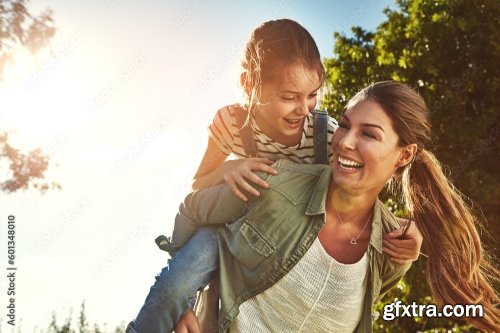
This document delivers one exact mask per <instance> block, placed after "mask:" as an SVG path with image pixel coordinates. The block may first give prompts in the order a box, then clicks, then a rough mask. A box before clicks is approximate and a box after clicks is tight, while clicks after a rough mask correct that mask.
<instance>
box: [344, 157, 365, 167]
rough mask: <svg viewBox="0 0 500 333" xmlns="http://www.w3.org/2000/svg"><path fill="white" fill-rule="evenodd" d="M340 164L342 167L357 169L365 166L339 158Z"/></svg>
mask: <svg viewBox="0 0 500 333" xmlns="http://www.w3.org/2000/svg"><path fill="white" fill-rule="evenodd" d="M339 163H340V164H342V165H345V166H350V167H355V168H359V167H362V166H363V164H360V163H358V162H355V161H352V160H347V159H345V158H342V157H340V156H339Z"/></svg>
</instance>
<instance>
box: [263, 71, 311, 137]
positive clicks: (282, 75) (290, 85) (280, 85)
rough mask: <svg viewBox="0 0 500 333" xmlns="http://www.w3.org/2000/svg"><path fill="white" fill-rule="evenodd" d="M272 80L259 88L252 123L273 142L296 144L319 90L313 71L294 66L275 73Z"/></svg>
mask: <svg viewBox="0 0 500 333" xmlns="http://www.w3.org/2000/svg"><path fill="white" fill-rule="evenodd" d="M274 77H275V79H274V80H271V81H269V82H266V83H264V84H263V85H262V88H261V94H260V101H259V102H260V103H259V107H258V108H257V110H256V112H255V121H256V122H257V125H258V126H259V128H260V129H261V131H262V132H264V134H266V135H267V136H268V137H270V138H271V139H273V140H274V141H276V142H279V143H281V144H284V145H287V146H294V145H297V144H298V143H299V142H300V139H301V137H302V129H303V126H304V119H305V117H306V116H307V115H308V114H309V112H311V111H312V110H313V109H314V107H315V106H316V102H317V91H318V89H319V88H320V86H321V82H320V80H319V77H318V74H317V73H316V71H315V70H313V69H310V68H308V67H307V66H304V64H302V63H301V62H296V63H293V64H290V65H288V66H285V67H283V68H282V69H280V70H277V71H276V73H275V75H274Z"/></svg>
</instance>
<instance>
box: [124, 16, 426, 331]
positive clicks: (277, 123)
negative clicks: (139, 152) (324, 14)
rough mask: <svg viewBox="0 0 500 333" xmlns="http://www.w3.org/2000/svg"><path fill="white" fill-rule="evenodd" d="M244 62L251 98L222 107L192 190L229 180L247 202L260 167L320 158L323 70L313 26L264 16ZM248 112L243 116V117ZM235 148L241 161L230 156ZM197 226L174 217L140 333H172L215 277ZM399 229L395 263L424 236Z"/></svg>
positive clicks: (209, 234)
mask: <svg viewBox="0 0 500 333" xmlns="http://www.w3.org/2000/svg"><path fill="white" fill-rule="evenodd" d="M242 67H243V73H242V74H241V76H240V81H241V86H242V88H243V91H244V93H245V96H246V100H245V103H243V105H230V106H226V107H223V108H221V109H220V110H219V111H218V112H217V114H216V116H215V118H214V121H213V123H212V125H211V126H210V137H209V141H208V147H207V150H206V152H205V155H204V157H203V160H202V162H201V164H200V166H199V169H198V171H197V173H196V175H195V177H194V183H193V189H194V190H198V189H201V188H205V187H208V186H212V185H216V184H220V183H223V182H226V183H227V184H228V185H229V187H230V188H231V190H232V191H233V192H234V193H235V194H236V195H237V196H238V197H239V198H240V199H241V200H243V201H247V200H248V199H249V196H250V195H252V196H259V195H260V192H259V191H258V190H257V189H256V188H255V187H256V186H259V187H262V188H267V187H268V186H269V185H268V184H267V182H265V181H264V180H262V179H261V178H260V177H258V176H257V174H255V172H259V171H260V172H264V173H268V174H277V171H276V170H275V169H274V168H272V167H271V166H270V165H271V164H272V163H273V161H275V160H277V159H288V160H291V161H294V162H298V163H307V164H311V163H314V160H315V154H314V142H313V141H314V140H313V131H314V121H313V115H312V114H311V111H312V110H313V109H314V107H315V106H316V104H317V95H318V90H319V89H320V88H321V86H322V85H323V82H324V69H323V65H322V63H321V58H320V55H319V51H318V48H317V46H316V44H315V42H314V40H313V38H312V37H311V35H310V34H309V32H308V31H307V30H306V29H304V28H303V27H302V26H301V25H299V24H298V23H297V22H294V21H292V20H288V19H282V20H276V21H269V22H265V23H263V24H262V25H261V26H259V27H258V28H257V29H255V30H254V31H253V33H252V35H251V37H250V39H249V41H248V43H247V45H246V48H245V52H244V57H243V61H242ZM242 114H243V115H244V118H246V119H245V121H244V122H241V121H239V120H238V118H239V117H241V115H242ZM242 123H244V124H245V125H246V126H250V128H251V130H252V132H253V141H254V145H255V150H256V152H257V154H256V155H257V157H252V156H249V155H248V153H247V152H246V151H245V149H244V147H243V146H244V142H243V141H242V136H241V133H240V128H241V127H242ZM336 128H337V122H336V121H335V120H334V119H332V118H329V119H328V134H327V141H328V144H327V147H328V160H329V161H330V162H331V157H332V151H331V144H330V143H331V138H332V134H333V132H334V131H335V129H336ZM231 153H233V154H235V155H236V156H237V157H238V158H239V159H237V160H230V161H226V159H227V157H228V155H229V154H231ZM226 209H228V210H231V209H232V207H226ZM217 222H230V221H217ZM196 230H197V227H196V226H195V225H189V224H188V225H186V224H177V223H176V225H175V227H174V233H173V235H172V238H171V239H170V243H169V244H167V245H166V246H165V247H164V248H165V249H167V250H169V252H170V253H171V254H173V253H174V252H176V251H177V250H178V252H177V253H175V256H173V258H172V260H170V261H169V264H168V266H167V267H165V268H164V269H163V270H162V272H161V274H160V275H159V276H158V277H157V281H156V283H155V284H154V285H153V286H152V288H151V291H150V293H149V295H148V297H147V298H146V302H145V304H144V306H143V307H142V309H141V311H140V312H139V315H138V316H137V318H136V319H135V321H134V322H133V324H132V325H130V330H131V329H132V326H133V328H134V329H135V330H136V331H137V332H139V333H144V332H171V331H172V329H173V327H174V324H175V323H176V322H177V320H178V319H179V317H180V316H181V315H182V314H183V313H184V312H185V311H186V310H188V309H189V308H190V307H192V305H193V300H194V294H195V291H196V290H197V289H199V288H200V287H202V286H205V285H206V284H207V283H208V282H209V281H210V279H211V277H212V276H213V274H214V271H215V270H216V269H217V267H218V246H217V233H216V229H214V228H204V229H202V230H200V231H198V232H196V234H195V235H194V236H192V235H193V234H194V233H195V231H196ZM401 232H402V231H401V229H399V230H397V231H395V232H394V233H392V234H391V235H392V237H389V239H388V240H387V242H386V243H385V245H386V252H387V253H388V254H390V255H391V256H393V259H394V260H395V261H396V262H409V261H412V260H415V259H416V258H417V257H418V252H419V249H420V243H421V239H420V238H419V237H420V236H419V234H418V232H417V231H416V229H413V232H412V233H409V235H410V237H411V238H409V239H405V240H399V239H398V237H399V236H400V235H401ZM191 236H192V237H191ZM188 240H189V242H188V243H186V241H188ZM185 243H186V244H185ZM184 244H185V245H184ZM182 245H184V246H183V247H182V248H181V249H180V250H179V248H180V246H182ZM131 331H132V330H131Z"/></svg>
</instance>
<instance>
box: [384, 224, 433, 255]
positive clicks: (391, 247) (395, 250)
mask: <svg viewBox="0 0 500 333" xmlns="http://www.w3.org/2000/svg"><path fill="white" fill-rule="evenodd" d="M399 220H401V219H399ZM406 223H408V221H406V220H405V222H404V224H403V226H402V227H401V228H399V229H396V230H394V231H393V232H390V233H388V234H385V235H384V245H383V251H384V252H385V253H386V254H387V255H389V256H391V261H393V262H395V263H398V264H400V265H404V264H409V263H411V262H413V261H415V260H417V259H418V256H419V254H420V247H421V246H422V240H423V238H422V235H421V234H420V231H419V230H418V228H417V224H416V223H415V222H413V221H412V223H411V225H410V227H409V228H408V231H407V232H406V234H405V235H404V238H403V239H401V236H402V235H403V231H404V229H405V224H406Z"/></svg>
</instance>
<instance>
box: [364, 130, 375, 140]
mask: <svg viewBox="0 0 500 333" xmlns="http://www.w3.org/2000/svg"><path fill="white" fill-rule="evenodd" d="M363 135H364V136H367V137H369V138H372V139H376V138H377V137H376V136H375V135H374V134H373V133H371V132H363Z"/></svg>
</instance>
